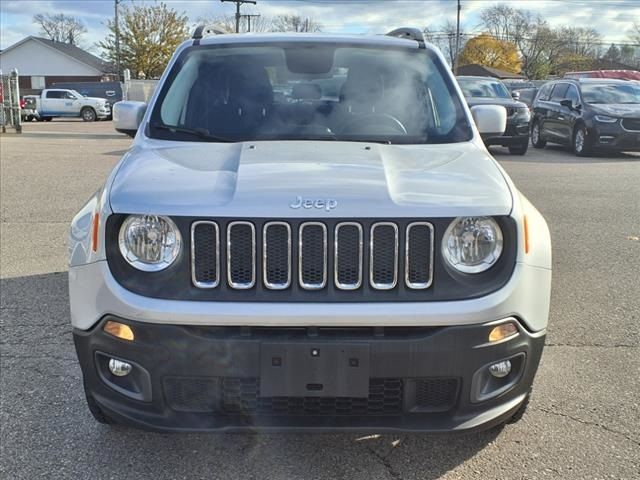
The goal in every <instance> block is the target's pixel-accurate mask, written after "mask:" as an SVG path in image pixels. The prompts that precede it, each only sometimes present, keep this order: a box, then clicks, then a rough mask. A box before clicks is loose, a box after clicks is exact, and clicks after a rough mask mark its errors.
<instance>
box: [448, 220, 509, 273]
mask: <svg viewBox="0 0 640 480" xmlns="http://www.w3.org/2000/svg"><path fill="white" fill-rule="evenodd" d="M501 253H502V230H500V226H499V225H498V223H497V222H496V221H495V220H494V219H493V218H491V217H458V218H456V219H455V220H454V221H453V222H451V225H449V228H447V230H446V231H445V233H444V236H443V238H442V256H443V257H444V259H445V260H446V262H447V263H448V264H449V265H451V266H452V267H453V268H455V269H456V270H458V271H460V272H463V273H480V272H484V271H485V270H487V269H489V268H491V267H492V266H493V265H494V264H495V263H496V262H497V261H498V259H499V258H500V254H501Z"/></svg>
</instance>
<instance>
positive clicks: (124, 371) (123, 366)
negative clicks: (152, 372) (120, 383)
mask: <svg viewBox="0 0 640 480" xmlns="http://www.w3.org/2000/svg"><path fill="white" fill-rule="evenodd" d="M132 368H133V367H132V366H131V364H130V363H127V362H123V361H121V360H116V359H115V358H112V359H111V360H109V371H110V372H111V373H113V374H114V375H115V376H116V377H124V376H126V375H129V373H131V369H132Z"/></svg>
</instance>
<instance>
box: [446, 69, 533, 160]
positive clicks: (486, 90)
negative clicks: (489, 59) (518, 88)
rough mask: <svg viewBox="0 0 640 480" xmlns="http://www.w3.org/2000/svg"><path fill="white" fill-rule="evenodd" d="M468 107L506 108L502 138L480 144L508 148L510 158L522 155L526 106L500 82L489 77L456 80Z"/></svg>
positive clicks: (526, 138) (527, 116) (526, 130)
mask: <svg viewBox="0 0 640 480" xmlns="http://www.w3.org/2000/svg"><path fill="white" fill-rule="evenodd" d="M456 78H457V80H458V84H459V85H460V88H461V89H462V93H463V94H464V98H465V100H466V101H467V104H468V105H469V107H475V106H476V105H501V106H503V107H504V108H506V109H507V129H506V130H505V132H504V134H503V135H500V136H490V137H485V136H483V137H482V140H484V144H485V145H486V146H489V145H502V146H503V147H509V152H510V153H512V154H514V155H524V154H525V153H527V148H528V147H529V120H530V119H531V115H530V112H529V108H528V107H527V105H526V104H524V103H522V102H518V101H517V100H515V99H514V98H513V97H512V94H511V93H510V92H509V89H508V88H507V87H506V85H505V84H504V83H502V82H501V81H500V80H498V79H497V78H493V77H474V76H459V77H456Z"/></svg>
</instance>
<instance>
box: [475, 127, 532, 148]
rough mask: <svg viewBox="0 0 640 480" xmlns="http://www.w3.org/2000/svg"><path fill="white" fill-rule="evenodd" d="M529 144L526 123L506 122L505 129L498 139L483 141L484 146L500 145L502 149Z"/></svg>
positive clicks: (491, 138)
mask: <svg viewBox="0 0 640 480" xmlns="http://www.w3.org/2000/svg"><path fill="white" fill-rule="evenodd" d="M528 142H529V123H528V122H519V123H517V122H507V128H506V130H505V132H504V134H503V135H501V136H499V137H489V138H486V139H484V143H485V145H487V146H488V145H501V146H503V147H510V146H517V145H522V144H523V143H528Z"/></svg>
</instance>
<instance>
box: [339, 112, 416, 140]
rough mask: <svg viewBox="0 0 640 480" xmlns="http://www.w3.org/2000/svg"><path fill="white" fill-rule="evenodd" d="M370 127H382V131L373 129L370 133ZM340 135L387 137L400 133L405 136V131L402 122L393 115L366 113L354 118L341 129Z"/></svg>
mask: <svg viewBox="0 0 640 480" xmlns="http://www.w3.org/2000/svg"><path fill="white" fill-rule="evenodd" d="M371 127H378V128H380V127H382V129H381V130H382V131H379V132H377V131H376V130H375V129H374V131H373V132H372V131H371V130H370V129H371ZM385 130H386V131H385ZM389 130H391V131H389ZM340 133H343V134H344V133H351V134H356V135H358V134H374V135H387V134H389V133H400V134H401V135H407V129H406V127H405V126H404V125H403V124H402V122H401V121H400V120H398V119H397V118H396V117H394V116H393V115H389V114H388V113H368V114H365V115H361V116H358V117H356V118H354V119H353V120H352V121H350V122H349V123H347V124H346V125H345V126H344V127H343V128H342V129H341V131H340Z"/></svg>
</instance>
